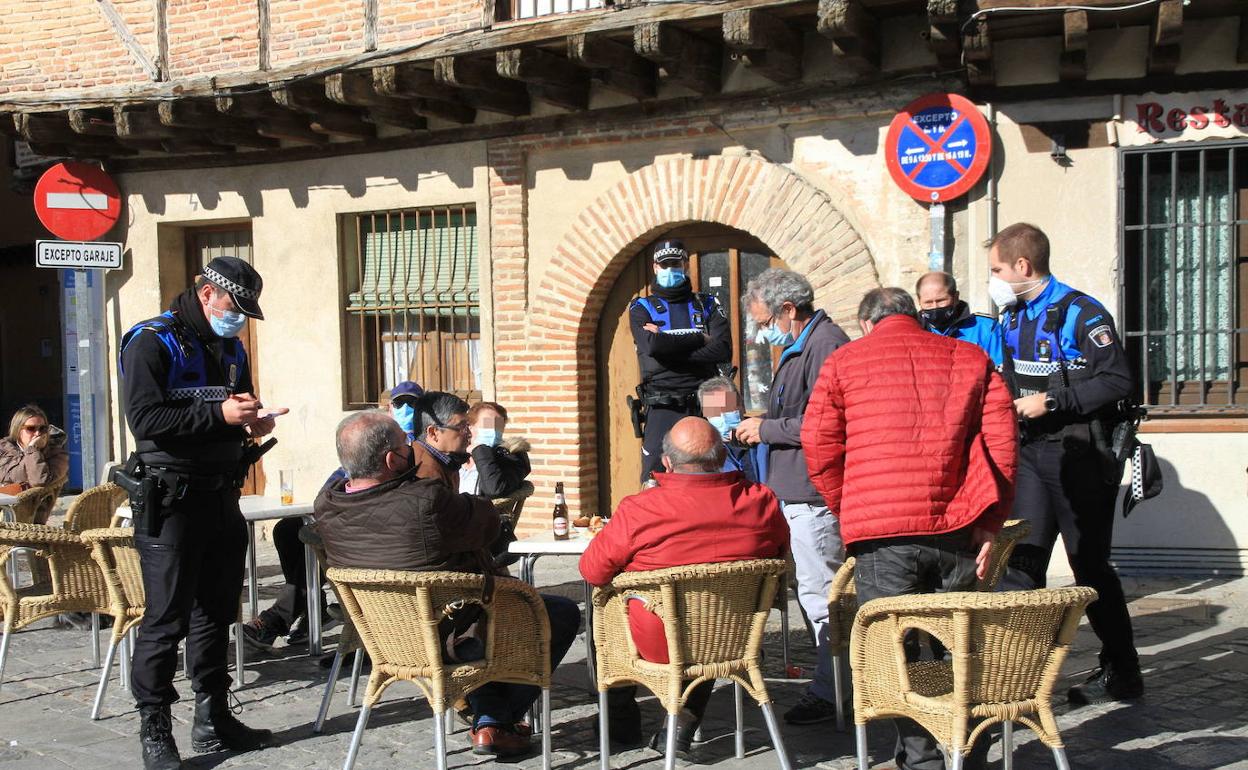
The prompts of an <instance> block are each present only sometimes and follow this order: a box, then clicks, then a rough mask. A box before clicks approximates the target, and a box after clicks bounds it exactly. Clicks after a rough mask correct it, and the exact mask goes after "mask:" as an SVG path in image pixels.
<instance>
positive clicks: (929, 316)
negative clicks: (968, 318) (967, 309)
mask: <svg viewBox="0 0 1248 770" xmlns="http://www.w3.org/2000/svg"><path fill="white" fill-rule="evenodd" d="M958 310H959V308H958V303H956V302H955V303H953V304H952V305H949V306H948V307H934V308H932V309H931V310H920V311H919V320H920V321H922V322H923V325H924V326H926V327H927V328H929V329H940V330H941V331H944V330H945V329H947V328H949V325H950V324H952V323H953V322H954V321H956V320H957V318H958Z"/></svg>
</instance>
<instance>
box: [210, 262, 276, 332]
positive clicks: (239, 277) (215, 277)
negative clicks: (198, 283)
mask: <svg viewBox="0 0 1248 770" xmlns="http://www.w3.org/2000/svg"><path fill="white" fill-rule="evenodd" d="M204 278H205V279H207V280H208V281H209V282H210V283H212V284H213V285H214V286H216V287H217V288H219V289H221V290H222V291H224V292H226V293H227V294H229V295H230V297H231V298H233V300H234V305H235V306H236V307H237V308H238V309H239V310H240V311H241V312H242V314H243V315H245V316H250V317H252V318H255V319H257V320H260V321H263V320H264V313H263V312H261V311H260V290H261V289H263V288H264V280H263V279H261V278H260V274H259V273H257V272H256V269H255V268H254V267H252V266H251V265H249V264H247V263H246V262H244V261H243V260H241V259H239V258H238V257H217V258H216V259H214V260H212V261H211V262H209V263H208V264H207V265H205V266H204Z"/></svg>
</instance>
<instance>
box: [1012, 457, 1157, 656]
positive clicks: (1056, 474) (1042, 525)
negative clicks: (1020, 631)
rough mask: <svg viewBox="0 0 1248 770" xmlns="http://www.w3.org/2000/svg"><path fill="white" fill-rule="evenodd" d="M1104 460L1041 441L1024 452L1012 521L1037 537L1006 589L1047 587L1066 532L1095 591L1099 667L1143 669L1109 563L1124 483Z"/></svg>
mask: <svg viewBox="0 0 1248 770" xmlns="http://www.w3.org/2000/svg"><path fill="white" fill-rule="evenodd" d="M1102 467H1103V466H1102V465H1101V462H1100V458H1099V457H1098V456H1097V455H1096V454H1095V453H1094V451H1093V450H1092V449H1091V448H1089V447H1088V446H1087V445H1086V444H1084V445H1077V444H1070V442H1067V443H1063V442H1062V441H1058V440H1040V441H1034V442H1031V443H1029V444H1025V445H1024V446H1023V448H1022V451H1021V452H1020V453H1019V463H1018V485H1017V492H1016V497H1015V501H1014V515H1015V516H1016V517H1018V518H1020V519H1024V520H1026V521H1027V522H1029V523H1030V524H1031V533H1030V534H1029V535H1028V536H1027V537H1026V538H1025V539H1024V540H1023V541H1021V542H1020V543H1019V544H1018V546H1017V547H1016V548H1015V549H1014V553H1013V555H1012V556H1011V557H1010V564H1009V569H1008V570H1007V572H1006V575H1005V577H1004V578H1003V579H1002V581H1001V588H1002V589H1003V590H1010V591H1013V590H1027V589H1032V588H1043V587H1044V585H1045V574H1046V573H1047V572H1048V568H1049V558H1050V556H1051V555H1052V553H1053V545H1054V543H1055V542H1056V540H1057V535H1058V533H1059V532H1060V533H1061V535H1062V542H1063V544H1064V545H1065V546H1066V557H1067V558H1068V559H1069V560H1070V569H1071V571H1072V572H1074V575H1075V582H1076V583H1077V584H1078V585H1081V586H1088V587H1090V588H1094V589H1096V594H1097V600H1096V601H1094V602H1092V604H1090V605H1088V610H1087V612H1088V622H1089V623H1090V624H1091V625H1092V630H1093V631H1095V632H1096V635H1097V637H1099V638H1100V640H1101V654H1100V658H1101V663H1112V664H1115V665H1119V666H1123V667H1126V668H1135V667H1137V666H1139V655H1138V654H1137V653H1136V651H1135V640H1134V635H1133V633H1132V630H1131V616H1130V615H1129V614H1128V613H1127V601H1126V597H1125V596H1124V595H1123V593H1122V582H1121V581H1119V580H1118V573H1117V572H1115V571H1114V568H1113V566H1112V565H1111V564H1110V563H1109V549H1110V545H1111V543H1112V542H1113V536H1114V502H1115V501H1116V500H1117V497H1118V484H1117V482H1116V481H1115V482H1114V483H1112V484H1111V483H1109V481H1108V480H1107V479H1106V478H1105V475H1104V472H1103V470H1102Z"/></svg>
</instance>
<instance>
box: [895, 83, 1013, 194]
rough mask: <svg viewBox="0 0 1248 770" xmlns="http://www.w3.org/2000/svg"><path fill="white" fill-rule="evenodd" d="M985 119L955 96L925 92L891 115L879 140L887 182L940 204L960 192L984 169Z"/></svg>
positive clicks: (988, 143)
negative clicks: (894, 115)
mask: <svg viewBox="0 0 1248 770" xmlns="http://www.w3.org/2000/svg"><path fill="white" fill-rule="evenodd" d="M991 154H992V136H991V134H990V133H989V130H988V121H987V120H984V116H983V115H981V114H980V113H979V110H977V109H975V105H974V104H972V103H971V102H970V100H968V99H966V98H964V97H961V96H958V95H957V94H929V95H928V96H924V97H921V98H919V99H915V100H914V101H913V102H911V103H910V104H908V105H906V107H905V109H903V110H902V111H901V112H899V113H897V117H895V118H893V122H892V124H891V125H889V127H888V136H887V138H886V139H885V140H884V156H885V159H886V160H887V162H888V172H889V174H891V175H892V177H893V181H894V182H896V183H897V186H899V187H900V188H901V189H902V190H905V191H906V192H907V193H909V194H910V195H911V196H912V197H914V198H916V199H918V200H921V201H928V202H931V203H943V202H944V201H948V200H952V199H954V198H957V197H958V196H960V195H964V194H965V193H966V192H967V191H968V190H970V189H971V188H972V187H973V186H974V185H975V183H976V182H978V181H979V179H980V177H981V176H983V174H984V169H986V168H987V167H988V159H989V157H990V156H991Z"/></svg>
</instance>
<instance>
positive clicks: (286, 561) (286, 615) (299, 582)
mask: <svg viewBox="0 0 1248 770" xmlns="http://www.w3.org/2000/svg"><path fill="white" fill-rule="evenodd" d="M303 526H304V524H303V518H302V517H299V516H292V517H290V518H287V519H282V520H281V521H279V522H277V524H275V525H274V526H273V545H274V547H275V548H277V560H278V561H279V562H280V563H281V565H282V578H283V580H284V581H285V584H284V585H283V586H282V588H281V590H280V591H279V592H278V594H277V599H276V600H275V601H274V602H273V605H272V606H271V607H269V608H268V609H267V610H264V611H263V612H261V613H260V620H261V621H263V622H264V625H265V626H267V627H269V628H271V629H273V630H274V631H276V632H277V633H279V634H286V633H289V632H290V629H291V627H292V626H294V624H295V621H296V620H298V619H299V618H301V617H303V616H304V615H306V614H308V578H307V574H306V565H307V559H306V552H305V551H304V546H303V541H302V540H300V539H299V531H300V530H302V529H303ZM324 596H325V595H324V594H321V608H322V609H324V607H325V599H324Z"/></svg>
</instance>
